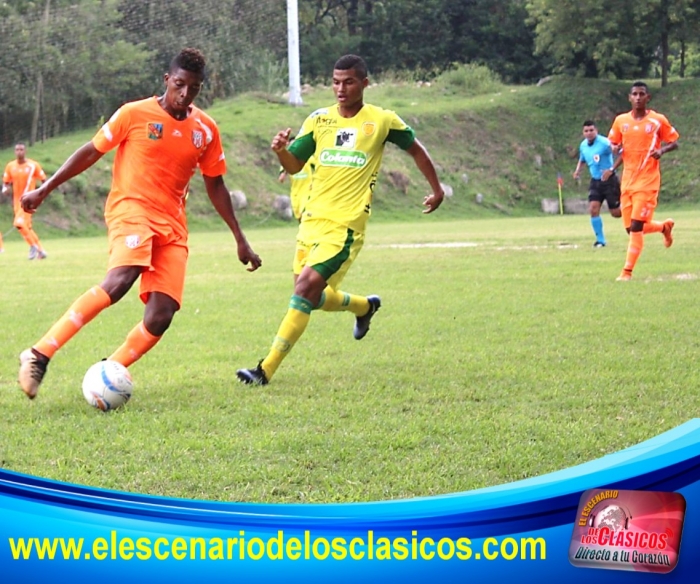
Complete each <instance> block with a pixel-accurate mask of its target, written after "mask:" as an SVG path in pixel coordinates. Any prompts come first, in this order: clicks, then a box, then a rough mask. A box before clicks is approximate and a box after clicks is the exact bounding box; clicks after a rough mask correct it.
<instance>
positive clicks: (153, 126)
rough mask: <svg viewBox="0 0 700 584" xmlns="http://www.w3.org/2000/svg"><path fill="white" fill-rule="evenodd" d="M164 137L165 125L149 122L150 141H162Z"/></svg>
mask: <svg viewBox="0 0 700 584" xmlns="http://www.w3.org/2000/svg"><path fill="white" fill-rule="evenodd" d="M162 137H163V124H159V123H157V122H148V139H149V140H160V139H161V138H162Z"/></svg>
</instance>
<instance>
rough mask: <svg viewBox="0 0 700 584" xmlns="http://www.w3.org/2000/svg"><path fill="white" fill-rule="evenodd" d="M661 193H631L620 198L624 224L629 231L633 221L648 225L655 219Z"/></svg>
mask: <svg viewBox="0 0 700 584" xmlns="http://www.w3.org/2000/svg"><path fill="white" fill-rule="evenodd" d="M658 199H659V191H630V192H623V193H622V195H621V196H620V209H621V210H622V223H623V225H624V226H625V229H629V227H630V225H631V224H632V221H641V222H642V223H646V222H647V221H651V220H652V219H653V218H654V211H655V210H656V202H657V201H658Z"/></svg>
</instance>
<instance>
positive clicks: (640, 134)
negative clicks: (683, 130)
mask: <svg viewBox="0 0 700 584" xmlns="http://www.w3.org/2000/svg"><path fill="white" fill-rule="evenodd" d="M650 99H651V93H649V88H648V87H647V84H646V83H644V82H643V81H636V82H635V83H633V84H632V88H631V89H630V93H629V100H630V103H631V104H632V111H630V112H628V113H626V114H621V115H619V116H617V117H616V118H615V121H614V122H613V125H612V127H611V128H610V133H609V134H608V138H609V140H610V143H611V144H612V145H613V147H614V148H615V149H616V150H618V151H620V150H621V157H620V159H621V161H622V164H624V171H623V173H622V195H621V197H620V207H621V209H622V220H623V222H624V225H625V228H626V229H627V232H628V233H629V235H630V240H629V245H628V247H627V260H626V261H625V266H624V268H623V270H622V273H621V274H620V276H619V277H618V278H617V279H618V281H627V280H630V279H631V278H632V271H633V270H634V267H635V265H636V264H637V260H638V259H639V255H640V254H641V253H642V248H643V247H644V235H645V234H647V233H661V234H662V235H663V237H664V245H665V246H666V247H671V245H672V244H673V235H672V231H673V226H674V222H673V220H672V219H666V221H663V222H661V221H653V217H654V210H655V209H656V203H657V200H658V197H659V188H660V187H661V169H660V164H659V159H660V158H661V157H662V156H663V155H664V154H666V153H667V152H671V151H672V150H675V149H676V148H678V138H679V135H678V132H677V131H676V129H675V128H674V127H673V126H672V125H671V124H670V122H669V121H668V120H667V119H666V116H663V115H661V114H660V113H657V112H655V111H654V110H650V109H648V108H647V104H648V103H649V100H650ZM615 162H616V165H617V163H618V162H619V160H616V161H615Z"/></svg>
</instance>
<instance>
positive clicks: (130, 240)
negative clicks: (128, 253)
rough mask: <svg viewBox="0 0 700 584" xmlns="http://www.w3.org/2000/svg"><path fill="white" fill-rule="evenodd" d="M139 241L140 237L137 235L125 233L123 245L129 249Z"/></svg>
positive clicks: (135, 246) (137, 244) (136, 245)
mask: <svg viewBox="0 0 700 584" xmlns="http://www.w3.org/2000/svg"><path fill="white" fill-rule="evenodd" d="M140 243H141V237H140V236H138V235H127V236H126V238H125V239H124V245H126V247H128V248H129V249H135V248H137V247H138V246H139V244H140Z"/></svg>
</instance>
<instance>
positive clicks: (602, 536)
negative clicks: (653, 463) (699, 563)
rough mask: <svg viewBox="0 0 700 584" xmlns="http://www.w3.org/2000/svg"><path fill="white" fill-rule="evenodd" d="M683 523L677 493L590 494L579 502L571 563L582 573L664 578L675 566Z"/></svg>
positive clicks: (607, 491) (605, 491) (682, 500)
mask: <svg viewBox="0 0 700 584" xmlns="http://www.w3.org/2000/svg"><path fill="white" fill-rule="evenodd" d="M684 520H685V498H684V497H683V495H681V494H680V493H663V492H653V491H618V490H615V489H590V490H588V491H586V492H585V493H583V495H581V500H580V501H579V505H578V514H577V515H576V522H575V523H574V531H573V533H572V534H571V544H570V545H569V561H570V562H571V563H572V564H573V565H574V566H577V567H580V568H604V569H608V570H626V571H629V572H654V573H657V574H665V573H667V572H670V571H671V570H673V568H675V567H676V564H677V563H678V551H679V548H680V545H681V534H682V532H683V521H684Z"/></svg>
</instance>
